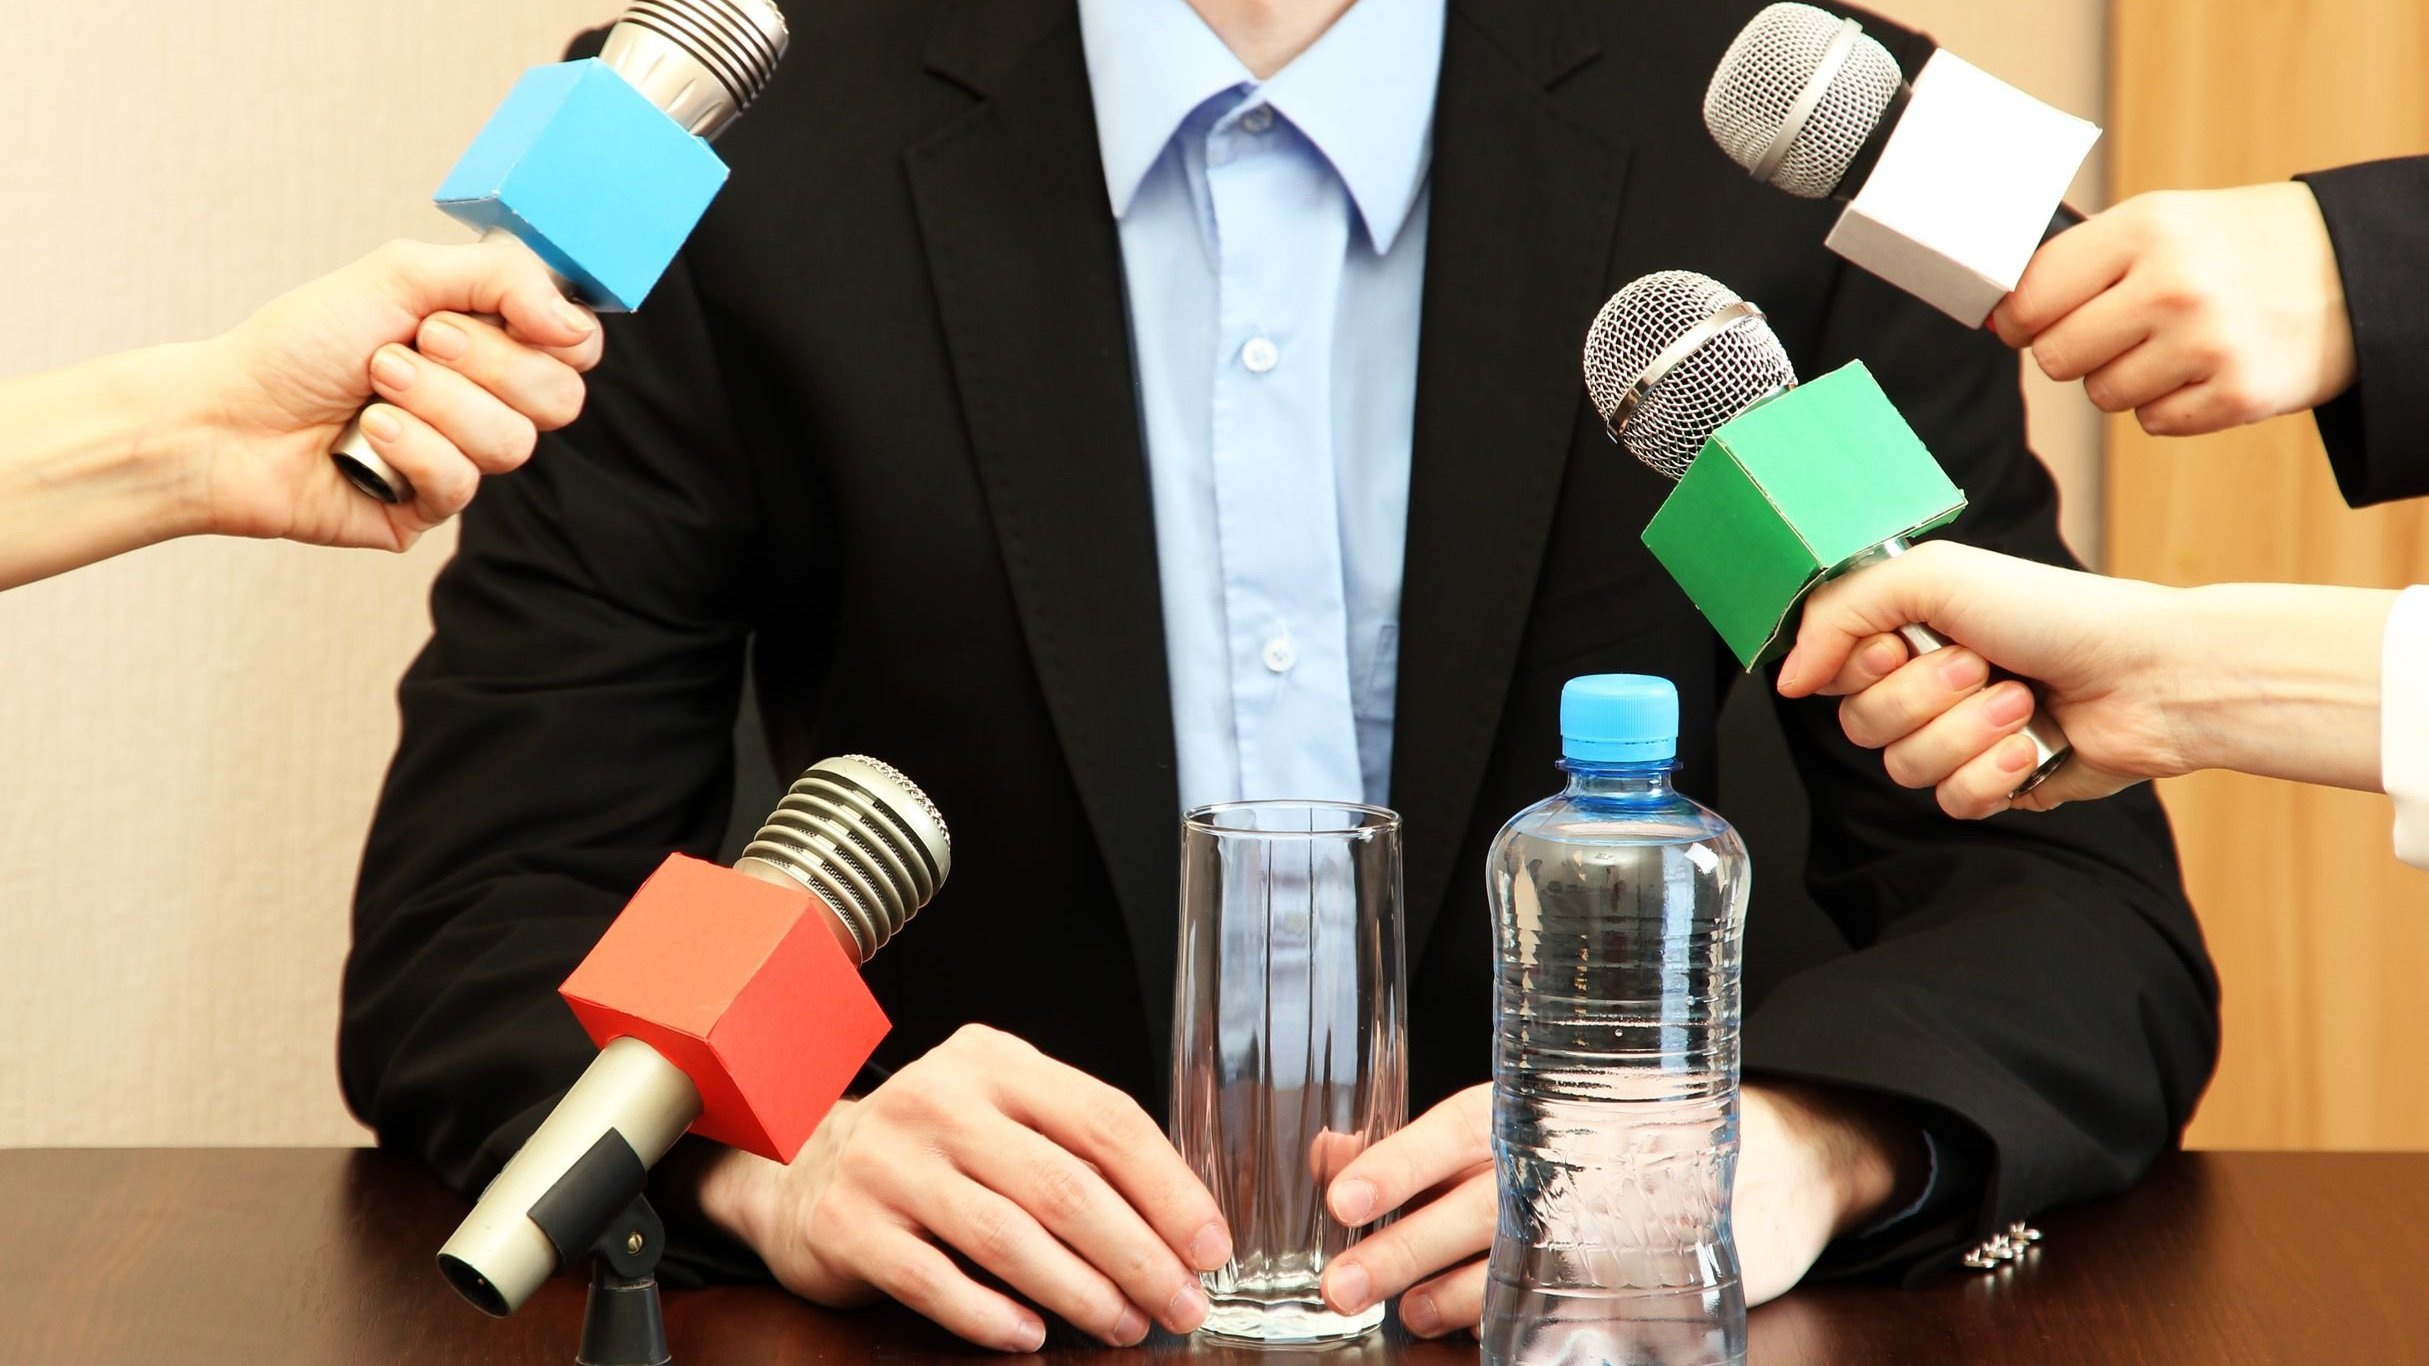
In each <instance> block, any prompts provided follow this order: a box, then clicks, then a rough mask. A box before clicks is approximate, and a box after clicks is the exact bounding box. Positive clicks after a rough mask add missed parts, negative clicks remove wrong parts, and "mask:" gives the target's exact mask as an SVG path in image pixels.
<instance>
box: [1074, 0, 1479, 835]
mask: <svg viewBox="0 0 2429 1366" xmlns="http://www.w3.org/2000/svg"><path fill="white" fill-rule="evenodd" d="M1079 9H1080V29H1081V34H1082V38H1083V40H1084V43H1085V46H1086V50H1087V57H1088V79H1089V84H1090V86H1091V88H1092V90H1093V92H1094V95H1095V102H1096V122H1097V137H1098V142H1099V149H1100V151H1101V153H1102V155H1103V159H1104V164H1105V184H1106V189H1107V190H1108V191H1109V192H1110V195H1111V199H1112V204H1113V212H1114V216H1115V218H1117V219H1118V220H1119V223H1120V233H1121V243H1122V266H1123V273H1124V277H1125V280H1126V282H1127V285H1128V291H1129V308H1130V335H1131V347H1132V350H1133V360H1134V362H1135V365H1136V373H1137V375H1138V386H1139V413H1140V422H1141V425H1142V429H1143V432H1144V435H1145V438H1146V446H1147V463H1148V475H1149V485H1150V489H1151V492H1152V495H1153V500H1154V507H1155V530H1156V556H1157V562H1158V566H1159V568H1160V571H1161V574H1160V577H1161V579H1162V584H1163V607H1164V639H1165V652H1166V662H1167V665H1168V668H1169V672H1170V675H1171V684H1172V715H1173V734H1174V741H1175V744H1176V749H1177V758H1178V761H1179V765H1180V773H1179V779H1180V792H1181V801H1182V804H1183V806H1184V807H1190V806H1198V805H1202V804H1204V803H1207V802H1218V801H1234V800H1239V799H1242V798H1261V797H1306V798H1316V799H1322V800H1332V801H1370V802H1377V803H1381V802H1385V801H1387V800H1388V799H1389V796H1390V788H1391V766H1392V712H1393V700H1394V694H1395V692H1396V689H1397V686H1398V674H1399V649H1398V635H1399V624H1400V581H1401V553H1402V548H1403V545H1404V542H1405V539H1406V531H1407V523H1408V491H1409V451H1410V439H1411V429H1412V426H1413V422H1414V412H1415V408H1416V390H1417V316H1418V306H1419V301H1420V297H1421V295H1422V293H1423V287H1424V272H1425V218H1426V213H1425V209H1426V204H1425V185H1426V170H1427V167H1428V164H1429V162H1430V160H1431V153H1432V127H1433V117H1434V88H1435V80H1436V77H1437V75H1438V73H1439V70H1440V67H1441V60H1442V27H1443V0H1356V3H1354V4H1353V5H1352V6H1351V7H1350V8H1349V10H1348V11H1347V12H1346V13H1345V14H1343V15H1342V17H1341V18H1340V19H1339V20H1337V21H1336V22H1335V23H1334V24H1333V26H1332V28H1331V29H1329V30H1327V31H1326V33H1325V34H1324V36H1323V37H1321V38H1320V39H1318V40H1317V41H1316V43H1315V44H1314V45H1313V46H1312V47H1310V48H1309V49H1308V50H1307V51H1306V52H1304V53H1302V54H1300V56H1299V57H1298V58H1297V59H1296V60H1295V61H1293V62H1292V63H1291V64H1290V65H1289V66H1288V67H1287V68H1285V69H1284V70H1282V71H1281V72H1279V73H1277V74H1276V75H1275V76H1274V77H1273V78H1272V79H1271V80H1268V81H1264V82H1259V81H1257V80H1256V79H1255V78H1254V77H1253V76H1252V75H1250V73H1249V71H1248V69H1247V68H1246V67H1245V66H1243V65H1241V63H1240V60H1239V59H1238V58H1237V57H1235V56H1233V55H1232V53H1231V51H1230V49H1229V48H1226V47H1225V46H1224V45H1223V42H1222V40H1221V39H1220V38H1218V37H1216V36H1215V34H1214V32H1213V31H1212V30H1211V29H1209V28H1207V27H1206V25H1205V23H1204V21H1202V20H1200V19H1199V18H1198V16H1197V13H1196V11H1194V10H1192V9H1191V8H1190V7H1189V4H1188V0H1079Z"/></svg>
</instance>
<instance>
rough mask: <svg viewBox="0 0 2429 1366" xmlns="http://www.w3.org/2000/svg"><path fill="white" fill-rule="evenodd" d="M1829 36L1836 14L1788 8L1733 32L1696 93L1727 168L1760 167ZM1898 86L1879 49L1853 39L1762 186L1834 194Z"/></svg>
mask: <svg viewBox="0 0 2429 1366" xmlns="http://www.w3.org/2000/svg"><path fill="white" fill-rule="evenodd" d="M1838 31H1839V17H1838V16H1837V15H1835V14H1831V13H1829V12H1827V11H1824V10H1819V9H1816V8H1814V7H1813V6H1811V5H1798V4H1778V5H1771V6H1768V7H1766V8H1765V9H1764V10H1763V12H1762V13H1760V14H1757V15H1755V16H1754V18H1753V20H1752V21H1751V22H1749V23H1748V24H1747V25H1746V27H1745V28H1743V29H1741V30H1739V32H1738V35H1737V40H1736V41H1735V42H1733V43H1731V44H1729V51H1728V52H1727V53H1726V54H1724V55H1723V56H1722V57H1721V64H1720V66H1719V68H1718V69H1716V70H1715V71H1714V72H1713V73H1712V84H1711V85H1710V86H1708V87H1706V89H1705V91H1704V127H1706V128H1708V129H1710V130H1711V132H1712V140H1713V141H1715V142H1717V143H1719V144H1720V145H1721V150H1722V151H1724V152H1727V153H1728V154H1729V159H1730V160H1731V161H1734V162H1736V163H1737V164H1738V165H1740V166H1743V167H1745V168H1746V169H1747V170H1748V171H1752V170H1753V169H1754V168H1755V167H1756V166H1757V165H1758V164H1760V163H1761V161H1762V158H1763V153H1764V151H1765V150H1767V149H1768V148H1769V147H1770V146H1771V139H1772V137H1773V136H1774V135H1775V134H1777V133H1778V132H1779V130H1780V127H1781V125H1783V124H1785V123H1786V122H1787V121H1788V111H1789V109H1790V108H1791V107H1793V106H1794V105H1795V104H1796V101H1797V96H1799V95H1801V94H1803V93H1804V90H1805V83H1806V82H1807V81H1808V80H1810V79H1812V77H1813V73H1814V72H1815V70H1817V69H1818V68H1819V67H1820V66H1821V64H1822V55H1823V53H1824V52H1825V51H1826V50H1827V49H1828V48H1829V46H1830V40H1831V39H1832V38H1833V37H1836V36H1837V34H1838ZM1904 79H1905V78H1904V76H1903V74H1902V73H1900V72H1899V70H1898V64H1897V61H1896V60H1895V59H1894V58H1892V57H1891V56H1890V55H1889V49H1887V48H1885V47H1883V46H1881V45H1880V44H1879V43H1878V42H1875V41H1874V40H1873V39H1871V38H1868V37H1862V36H1858V37H1857V39H1856V40H1855V50H1854V51H1852V52H1850V53H1848V54H1847V63H1846V65H1844V66H1842V67H1840V68H1839V73H1838V75H1837V76H1835V77H1833V78H1832V80H1831V82H1830V86H1829V89H1827V90H1826V91H1824V92H1823V95H1822V100H1821V103H1819V104H1817V105H1815V106H1814V110H1813V114H1812V117H1810V118H1808V119H1806V121H1805V127H1804V129H1803V131H1801V132H1799V133H1798V134H1797V136H1796V140H1795V141H1794V142H1792V143H1790V144H1789V146H1788V155H1787V157H1786V158H1785V159H1784V160H1782V161H1781V162H1780V164H1779V168H1778V169H1777V170H1775V171H1773V172H1772V173H1771V184H1773V185H1775V186H1777V187H1779V188H1780V189H1783V190H1786V191H1787V192H1788V193H1790V194H1793V195H1798V196H1801V197H1803V198H1806V199H1821V198H1824V197H1826V196H1828V195H1829V194H1830V193H1831V192H1832V191H1834V190H1836V189H1837V188H1838V185H1839V179H1840V177H1842V176H1844V175H1846V174H1847V166H1848V163H1850V162H1852V161H1854V160H1855V157H1856V153H1857V152H1860V151H1862V150H1863V148H1864V140H1865V139H1866V138H1869V137H1871V136H1872V130H1873V126H1874V125H1875V124H1877V123H1879V122H1880V120H1881V111H1882V110H1884V109H1887V108H1888V107H1889V102H1890V101H1891V100H1892V99H1894V98H1896V96H1897V93H1898V85H1899V83H1900V82H1901V81H1903V80H1904Z"/></svg>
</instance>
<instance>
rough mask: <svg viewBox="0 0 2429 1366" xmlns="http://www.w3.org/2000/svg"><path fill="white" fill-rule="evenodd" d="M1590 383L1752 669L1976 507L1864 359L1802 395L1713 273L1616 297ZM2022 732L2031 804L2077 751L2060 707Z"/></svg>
mask: <svg viewBox="0 0 2429 1366" xmlns="http://www.w3.org/2000/svg"><path fill="white" fill-rule="evenodd" d="M1585 375H1586V388H1587V391H1588V392H1589V393H1590V394H1591V395H1592V397H1593V400H1594V407H1595V410H1596V411H1597V412H1599V413H1601V414H1602V418H1603V425H1604V427H1605V429H1606V430H1607V431H1609V432H1610V434H1611V439H1612V440H1614V441H1616V442H1618V443H1619V444H1620V445H1621V446H1622V447H1623V448H1625V449H1626V450H1627V452H1628V453H1629V454H1630V455H1633V456H1635V457H1636V458H1637V459H1638V460H1639V461H1641V462H1643V463H1644V464H1645V465H1646V466H1648V467H1649V468H1651V469H1652V470H1654V471H1655V472H1656V473H1658V474H1660V475H1662V476H1663V477H1665V478H1668V479H1671V480H1674V481H1676V482H1677V485H1678V487H1676V488H1674V489H1672V490H1671V492H1670V496H1669V497H1668V498H1667V499H1665V500H1664V501H1663V503H1662V506H1661V510H1660V511H1659V512H1657V513H1655V514H1654V516H1653V520H1652V521H1651V522H1650V523H1649V524H1647V525H1646V527H1645V535H1644V540H1645V548H1646V549H1648V550H1651V551H1652V552H1653V556H1654V558H1655V559H1657V560H1659V561H1661V564H1662V567H1663V568H1664V569H1666V570H1668V571H1669V572H1670V577H1671V578H1672V579H1674V580H1676V581H1677V583H1678V586H1679V587H1680V588H1682V589H1685V590H1686V593H1687V596H1688V598H1689V599H1690V600H1692V601H1693V602H1694V603H1695V606H1696V609H1697V610H1698V611H1700V612H1702V613H1703V614H1704V619H1705V620H1707V621H1709V622H1711V623H1712V628H1713V629H1714V630H1715V631H1717V632H1719V634H1720V637H1721V639H1722V641H1723V642H1724V643H1726V644H1727V645H1728V647H1729V650H1730V653H1732V654H1734V655H1735V656H1736V657H1737V660H1738V662H1739V663H1740V664H1742V665H1744V666H1745V667H1746V668H1747V669H1748V670H1749V671H1751V670H1753V669H1756V668H1758V667H1760V666H1762V665H1763V664H1766V663H1769V662H1771V661H1772V660H1775V659H1778V658H1779V657H1780V656H1782V655H1784V654H1786V653H1787V647H1788V644H1789V642H1790V641H1791V640H1792V639H1793V638H1794V634H1795V630H1794V628H1795V622H1796V614H1797V609H1798V608H1799V607H1801V606H1802V605H1803V604H1804V601H1805V597H1806V595H1807V594H1809V593H1811V592H1812V591H1813V589H1814V588H1815V587H1816V586H1818V585H1819V584H1821V583H1822V582H1823V581H1824V580H1826V579H1831V578H1836V577H1838V576H1839V575H1841V574H1847V573H1852V572H1854V571H1856V570H1859V569H1862V568H1864V567H1865V566H1867V565H1871V564H1878V563H1880V562H1881V561H1883V560H1886V559H1889V558H1892V557H1893V556H1896V555H1899V554H1902V553H1904V552H1905V551H1906V549H1907V548H1908V547H1909V545H1910V544H1911V543H1912V541H1913V539H1914V538H1915V537H1918V536H1921V535H1923V534H1925V533H1926V532H1930V531H1933V530H1936V529H1938V528H1940V527H1943V526H1946V525H1948V524H1949V523H1950V522H1952V521H1954V520H1956V518H1957V515H1958V514H1959V513H1961V512H1963V511H1964V510H1965V495H1964V494H1963V493H1962V492H1960V491H1959V490H1958V488H1957V487H1956V485H1954V484H1952V483H1950V482H1949V478H1948V474H1947V472H1946V471H1944V470H1942V469H1941V468H1940V463H1939V461H1937V460H1935V459H1933V458H1932V454H1931V452H1930V450H1929V449H1927V448H1926V447H1925V446H1924V445H1923V442H1922V439H1921V438H1919V437H1917V436H1916V435H1915V432H1914V429H1913V428H1912V427H1909V426H1908V425H1907V424H1906V419H1905V418H1904V417H1903V416H1901V415H1900V414H1899V412H1898V410H1897V405H1895V404H1893V403H1891V402H1890V401H1889V396H1888V395H1887V394H1885V393H1883V392H1882V391H1881V386H1880V384H1879V383H1878V382H1876V381H1875V380H1874V379H1873V377H1872V372H1871V371H1870V370H1867V369H1866V368H1865V367H1864V363H1863V362H1862V361H1853V362H1850V363H1849V364H1847V365H1845V366H1843V367H1841V368H1840V369H1837V370H1834V371H1832V372H1831V373H1829V374H1827V375H1824V376H1822V377H1820V378H1819V379H1816V380H1814V381H1812V382H1811V383H1808V384H1803V385H1800V384H1798V383H1797V377H1796V367H1795V365H1794V364H1792V363H1791V362H1790V361H1789V359H1788V352H1787V350H1786V349H1785V348H1783V347H1782V346H1781V345H1780V340H1779V338H1778V337H1777V336H1776V335H1774V334H1773V333H1772V330H1771V324H1770V323H1769V322H1768V321H1767V320H1766V319H1765V318H1764V316H1763V311H1762V310H1761V309H1760V308H1757V307H1756V306H1755V305H1753V304H1751V303H1749V302H1747V301H1746V300H1744V299H1741V298H1739V297H1738V296H1737V294H1736V292H1735V291H1733V290H1731V289H1730V288H1729V287H1728V286H1727V285H1724V284H1722V283H1720V282H1719V281H1717V280H1714V279H1712V278H1711V277H1709V276H1705V275H1698V274H1696V273H1695V272H1693V271H1684V270H1669V271H1661V272H1658V273H1656V274H1652V275H1647V276H1645V277H1643V278H1641V279H1639V280H1637V281H1635V282H1634V283H1632V284H1630V285H1629V286H1627V288H1625V289H1622V290H1620V291H1619V292H1618V293H1617V294H1614V295H1612V296H1611V299H1610V301H1609V302H1608V303H1605V304H1604V305H1603V307H1602V311H1601V313H1599V314H1597V315H1596V316H1595V319H1594V326H1593V330H1592V331H1591V332H1590V333H1588V335H1587V338H1586V348H1585ZM1899 634H1900V635H1901V636H1902V637H1903V638H1904V639H1905V641H1906V643H1907V645H1908V647H1909V648H1911V649H1912V650H1913V651H1914V652H1915V653H1916V654H1917V655H1924V654H1929V653H1930V652H1932V651H1934V650H1938V649H1941V648H1943V647H1945V646H1947V645H1948V644H1949V642H1948V641H1947V640H1946V639H1944V638H1942V637H1941V636H1940V635H1939V634H1938V633H1937V632H1935V631H1933V630H1931V629H1930V628H1929V627H1926V626H1923V625H1921V624H1913V625H1909V626H1906V627H1904V628H1902V629H1901V630H1900V632H1899ZM2024 733H2025V734H2026V735H2027V736H2029V737H2030V738H2031V739H2032V741H2033V744H2034V747H2035V749H2036V751H2037V752H2036V756H2035V757H2036V760H2037V762H2036V763H2035V764H2034V766H2033V771H2032V773H2031V775H2030V776H2028V777H2027V778H2026V779H2025V781H2024V783H2023V785H2022V786H2021V787H2018V788H2017V789H2016V793H2015V795H2017V796H2019V797H2020V796H2023V795H2024V794H2025V793H2027V792H2030V791H2032V790H2033V789H2034V788H2035V787H2038V786H2040V785H2041V783H2042V781H2043V780H2044V779H2046V778H2048V777H2049V775H2050V774H2052V773H2055V772H2057V771H2058V769H2059V768H2060V767H2061V766H2063V765H2064V764H2065V762H2066V759H2067V756H2068V754H2069V753H2070V752H2071V747H2070V746H2069V745H2068V743H2067V739H2066V735H2065V733H2064V732H2063V731H2062V730H2060V729H2059V727H2058V725H2057V723H2056V722H2055V721H2053V720H2051V719H2050V717H2049V716H2048V715H2047V714H2046V713H2044V714H2038V715H2036V716H2034V718H2033V719H2032V721H2031V723H2030V724H2029V725H2027V726H2026V728H2025V732H2024Z"/></svg>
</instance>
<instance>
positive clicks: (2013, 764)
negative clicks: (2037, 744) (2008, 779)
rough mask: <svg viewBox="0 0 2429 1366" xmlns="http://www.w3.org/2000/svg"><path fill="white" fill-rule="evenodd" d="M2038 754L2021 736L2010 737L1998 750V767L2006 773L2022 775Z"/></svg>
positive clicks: (2031, 743) (2030, 742)
mask: <svg viewBox="0 0 2429 1366" xmlns="http://www.w3.org/2000/svg"><path fill="white" fill-rule="evenodd" d="M2038 753H2039V752H2038V751H2037V750H2035V749H2034V748H2033V742H2032V741H2031V740H2029V739H2027V738H2026V737H2024V736H2021V735H2011V736H2009V737H2007V740H2006V742H2005V743H2004V744H2003V745H2002V746H2001V747H2000V749H1999V767H2000V768H2001V769H2002V770H2004V771H2005V772H2008V773H2022V772H2023V771H2024V770H2026V769H2028V768H2031V767H2032V766H2033V760H2034V759H2035V758H2036V757H2038Z"/></svg>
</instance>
